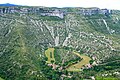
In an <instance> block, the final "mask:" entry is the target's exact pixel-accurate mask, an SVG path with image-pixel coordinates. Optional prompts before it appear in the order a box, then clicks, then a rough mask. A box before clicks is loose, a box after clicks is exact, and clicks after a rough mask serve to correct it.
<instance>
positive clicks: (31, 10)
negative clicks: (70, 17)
mask: <svg viewBox="0 0 120 80" xmlns="http://www.w3.org/2000/svg"><path fill="white" fill-rule="evenodd" d="M11 13H21V14H38V15H41V16H56V17H59V18H61V19H63V18H64V16H65V15H66V14H69V13H77V14H82V15H89V16H91V15H95V14H103V15H110V14H112V10H109V9H99V8H81V9H79V10H78V11H77V12H68V11H66V10H61V9H57V8H55V9H52V10H51V9H44V8H41V7H16V6H15V7H12V6H11V7H1V8H0V14H11Z"/></svg>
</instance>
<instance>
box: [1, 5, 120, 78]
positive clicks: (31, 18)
mask: <svg viewBox="0 0 120 80" xmlns="http://www.w3.org/2000/svg"><path fill="white" fill-rule="evenodd" d="M16 8H17V9H16ZM16 8H15V9H16V10H18V9H19V7H16ZM22 8H23V9H22V10H19V11H21V12H18V11H16V10H15V12H11V11H7V10H9V9H10V8H9V7H7V8H6V7H5V8H4V9H1V11H0V77H1V78H3V79H5V80H62V79H63V80H79V79H90V78H91V76H94V77H95V78H96V79H98V80H99V79H100V78H111V79H112V78H115V80H118V79H120V76H119V74H120V66H119V64H120V11H117V10H113V11H112V14H98V13H97V14H91V13H90V12H86V13H88V14H85V15H84V14H82V13H78V11H79V10H81V8H62V9H59V10H60V11H64V13H63V14H64V16H63V15H62V13H61V12H60V14H59V15H54V14H51V13H52V11H53V12H54V10H52V9H54V8H43V9H45V12H46V13H44V14H43V12H42V11H43V10H42V9H39V10H40V11H41V12H38V11H37V10H38V8H36V7H35V8H32V9H29V13H26V12H25V11H26V7H22ZM35 9H36V11H35ZM47 9H48V10H52V11H50V12H49V14H48V11H47ZM55 9H56V8H55ZM30 11H31V12H30ZM39 13H42V14H41V15H40V14H39ZM51 48H52V49H51ZM47 50H48V51H47ZM74 52H77V53H78V54H79V55H85V56H88V57H89V58H91V60H90V61H89V62H90V64H89V65H91V66H92V67H90V68H89V67H85V66H87V65H83V67H82V69H81V68H80V71H79V70H77V71H74V70H72V71H69V70H67V67H69V66H71V65H73V63H74V64H76V63H79V62H80V61H81V62H82V59H83V61H84V58H82V57H79V56H77V55H75V54H74ZM53 55H54V56H53ZM49 58H50V59H49ZM51 58H52V59H51ZM87 62H88V61H87ZM55 66H58V67H55Z"/></svg>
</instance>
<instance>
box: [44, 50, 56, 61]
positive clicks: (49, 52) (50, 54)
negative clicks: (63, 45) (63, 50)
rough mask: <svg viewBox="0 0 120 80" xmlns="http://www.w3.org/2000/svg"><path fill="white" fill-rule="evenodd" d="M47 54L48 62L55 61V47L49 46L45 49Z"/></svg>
mask: <svg viewBox="0 0 120 80" xmlns="http://www.w3.org/2000/svg"><path fill="white" fill-rule="evenodd" d="M45 55H46V57H47V58H48V60H47V61H46V62H47V63H51V61H55V58H54V48H48V49H47V50H46V51H45Z"/></svg>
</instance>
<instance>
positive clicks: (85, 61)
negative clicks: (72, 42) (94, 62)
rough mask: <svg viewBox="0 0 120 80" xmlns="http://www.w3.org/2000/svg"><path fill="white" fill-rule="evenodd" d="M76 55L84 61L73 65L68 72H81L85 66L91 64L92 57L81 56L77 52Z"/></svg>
mask: <svg viewBox="0 0 120 80" xmlns="http://www.w3.org/2000/svg"><path fill="white" fill-rule="evenodd" d="M73 53H74V54H75V55H77V56H79V57H80V58H82V60H81V61H80V62H78V63H76V64H73V65H71V66H69V67H68V69H67V70H68V71H80V68H82V67H83V66H84V65H86V64H89V61H90V60H91V59H90V57H88V56H85V55H80V54H79V53H77V52H73Z"/></svg>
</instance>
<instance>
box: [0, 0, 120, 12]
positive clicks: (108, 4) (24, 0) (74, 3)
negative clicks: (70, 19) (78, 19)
mask: <svg viewBox="0 0 120 80" xmlns="http://www.w3.org/2000/svg"><path fill="white" fill-rule="evenodd" d="M3 3H12V4H19V5H28V6H45V7H60V8H61V7H99V8H107V9H117V10H120V0H0V4H3Z"/></svg>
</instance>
